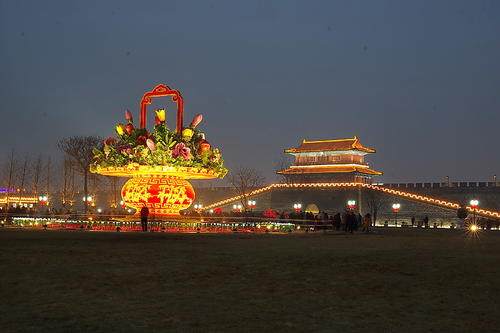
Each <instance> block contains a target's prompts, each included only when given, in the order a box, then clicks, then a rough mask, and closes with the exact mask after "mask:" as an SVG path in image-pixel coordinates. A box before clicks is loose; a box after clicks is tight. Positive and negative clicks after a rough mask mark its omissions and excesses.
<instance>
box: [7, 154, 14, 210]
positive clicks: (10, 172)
mask: <svg viewBox="0 0 500 333" xmlns="http://www.w3.org/2000/svg"><path fill="white" fill-rule="evenodd" d="M15 164H16V160H15V159H14V149H12V152H11V153H10V160H9V173H8V175H9V176H8V182H7V189H8V190H7V200H6V201H5V214H7V211H8V210H9V197H10V190H11V188H12V177H13V173H14V169H15Z"/></svg>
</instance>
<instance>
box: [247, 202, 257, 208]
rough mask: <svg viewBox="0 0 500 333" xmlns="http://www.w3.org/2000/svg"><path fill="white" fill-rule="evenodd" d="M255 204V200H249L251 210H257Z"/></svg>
mask: <svg viewBox="0 0 500 333" xmlns="http://www.w3.org/2000/svg"><path fill="white" fill-rule="evenodd" d="M255 204H256V202H255V200H248V208H250V210H252V209H254V208H255Z"/></svg>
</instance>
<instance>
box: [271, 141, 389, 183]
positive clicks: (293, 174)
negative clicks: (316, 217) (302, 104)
mask: <svg viewBox="0 0 500 333" xmlns="http://www.w3.org/2000/svg"><path fill="white" fill-rule="evenodd" d="M285 153H289V154H292V155H293V156H295V163H293V164H292V165H291V166H290V167H289V168H288V169H285V170H280V171H278V172H277V173H278V174H282V175H285V176H287V177H288V178H289V180H290V181H291V182H293V183H322V182H352V183H367V184H371V182H372V177H373V176H378V175H381V174H382V172H378V171H375V170H372V169H370V167H369V166H368V163H366V162H365V155H367V154H371V153H375V150H373V149H369V148H366V147H363V145H361V143H360V142H359V140H358V138H357V137H354V138H352V139H340V140H323V141H307V140H305V139H304V140H303V141H302V143H301V144H300V145H299V146H298V147H296V148H292V149H286V150H285Z"/></svg>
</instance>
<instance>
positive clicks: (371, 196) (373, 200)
mask: <svg viewBox="0 0 500 333" xmlns="http://www.w3.org/2000/svg"><path fill="white" fill-rule="evenodd" d="M366 202H367V204H368V208H370V214H371V215H372V220H373V225H375V222H377V216H378V212H379V210H380V209H381V208H382V206H383V205H384V204H385V202H386V199H385V198H384V197H383V196H382V194H380V193H377V192H375V191H373V190H370V191H369V192H368V194H367V196H366Z"/></svg>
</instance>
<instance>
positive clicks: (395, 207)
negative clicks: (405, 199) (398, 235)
mask: <svg viewBox="0 0 500 333" xmlns="http://www.w3.org/2000/svg"><path fill="white" fill-rule="evenodd" d="M399 208H401V204H398V203H394V204H392V210H393V211H394V225H395V226H396V227H397V226H398V212H399Z"/></svg>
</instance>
